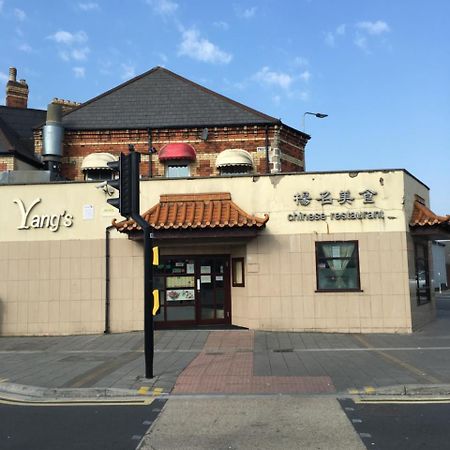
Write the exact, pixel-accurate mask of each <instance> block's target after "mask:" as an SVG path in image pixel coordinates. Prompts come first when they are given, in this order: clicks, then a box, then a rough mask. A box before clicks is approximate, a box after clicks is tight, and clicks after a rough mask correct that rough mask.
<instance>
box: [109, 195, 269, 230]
mask: <svg viewBox="0 0 450 450" xmlns="http://www.w3.org/2000/svg"><path fill="white" fill-rule="evenodd" d="M142 217H143V218H144V219H145V220H146V221H147V222H148V223H149V224H150V225H151V226H152V227H153V228H154V229H156V230H177V229H202V228H203V229H205V228H209V229H211V228H222V229H226V228H241V229H242V228H261V227H263V226H264V225H265V224H266V222H267V221H268V220H269V216H268V215H267V214H265V216H264V218H260V217H256V216H254V215H251V214H248V213H246V212H245V211H244V210H242V209H241V208H239V206H237V205H236V204H235V203H233V202H232V201H231V194H229V193H227V192H217V193H212V194H172V195H161V197H160V202H159V203H157V204H156V205H155V206H153V207H152V208H150V209H149V210H148V211H147V212H145V213H144V214H142ZM113 225H114V226H115V227H116V229H117V230H118V231H121V232H131V231H137V230H140V229H141V227H140V226H139V225H138V224H137V223H136V222H135V221H134V220H133V219H129V220H122V221H120V222H117V221H116V220H114V221H113Z"/></svg>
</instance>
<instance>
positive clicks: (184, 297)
mask: <svg viewBox="0 0 450 450" xmlns="http://www.w3.org/2000/svg"><path fill="white" fill-rule="evenodd" d="M194 299H195V291H194V289H168V290H167V301H168V302H182V301H191V300H194Z"/></svg>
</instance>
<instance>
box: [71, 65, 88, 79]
mask: <svg viewBox="0 0 450 450" xmlns="http://www.w3.org/2000/svg"><path fill="white" fill-rule="evenodd" d="M72 70H73V74H74V75H75V78H84V77H85V75H86V69H85V68H84V67H73V68H72Z"/></svg>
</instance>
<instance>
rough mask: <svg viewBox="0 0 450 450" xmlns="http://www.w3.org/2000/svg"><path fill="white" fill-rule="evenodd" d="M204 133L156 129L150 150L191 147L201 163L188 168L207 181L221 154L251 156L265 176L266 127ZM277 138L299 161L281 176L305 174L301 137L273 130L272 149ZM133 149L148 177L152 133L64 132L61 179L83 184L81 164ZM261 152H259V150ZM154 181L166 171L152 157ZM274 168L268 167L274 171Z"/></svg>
mask: <svg viewBox="0 0 450 450" xmlns="http://www.w3.org/2000/svg"><path fill="white" fill-rule="evenodd" d="M201 133H202V129H201V128H189V129H158V130H152V132H151V145H152V146H153V147H154V148H155V149H156V151H157V152H158V151H159V150H160V149H161V148H162V147H163V146H164V145H166V144H168V143H171V142H185V143H188V144H191V145H192V146H193V147H194V148H195V150H196V152H197V159H196V161H193V162H192V163H191V164H190V170H191V176H193V177H205V176H215V175H219V173H218V171H217V169H216V166H215V161H216V158H217V155H218V154H219V153H220V152H222V151H223V150H226V149H230V148H240V149H244V150H247V151H248V152H249V153H250V154H251V155H252V157H253V163H254V168H255V172H256V173H266V166H267V164H266V155H265V151H264V148H265V143H266V130H265V127H262V126H247V127H245V126H244V127H215V128H211V129H209V130H208V139H207V140H206V141H203V140H202V139H201V138H200V135H201ZM276 133H278V141H277V142H278V144H277V145H279V147H280V150H281V152H282V153H285V154H287V155H289V156H292V157H293V158H296V159H300V162H299V164H293V163H292V162H291V163H290V164H286V163H283V161H282V164H281V168H282V171H289V172H302V171H303V170H304V169H303V167H304V162H303V161H304V146H305V144H306V140H305V139H304V137H303V135H301V134H300V133H295V132H292V131H290V130H286V129H283V128H282V129H279V128H277V127H276V126H272V127H270V128H269V130H268V137H269V144H270V146H272V145H273V141H274V138H275V136H276ZM34 137H35V151H36V154H38V155H40V154H42V132H41V131H40V130H38V131H35V135H34ZM129 144H134V146H135V149H136V151H138V152H141V153H142V157H141V161H142V164H141V175H142V176H144V177H147V176H148V175H149V154H148V149H149V133H148V131H147V130H96V131H91V130H79V131H71V130H66V131H65V135H64V143H63V146H64V148H63V155H64V156H63V158H62V161H61V170H62V174H63V175H64V176H65V177H67V178H68V179H70V180H82V179H83V178H84V177H83V173H82V172H81V164H82V162H83V158H85V157H86V156H87V155H89V154H91V153H95V152H106V153H112V154H114V155H117V156H118V155H119V154H120V152H123V153H127V152H128V145H129ZM258 147H259V148H260V150H257V149H258ZM151 159H152V175H153V177H164V171H165V166H164V164H162V163H160V162H159V159H158V155H157V153H156V154H153V155H151ZM270 166H271V164H269V169H270Z"/></svg>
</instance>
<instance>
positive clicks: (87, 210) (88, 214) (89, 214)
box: [83, 205, 94, 220]
mask: <svg viewBox="0 0 450 450" xmlns="http://www.w3.org/2000/svg"><path fill="white" fill-rule="evenodd" d="M93 218H94V205H83V219H84V220H92V219H93Z"/></svg>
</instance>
